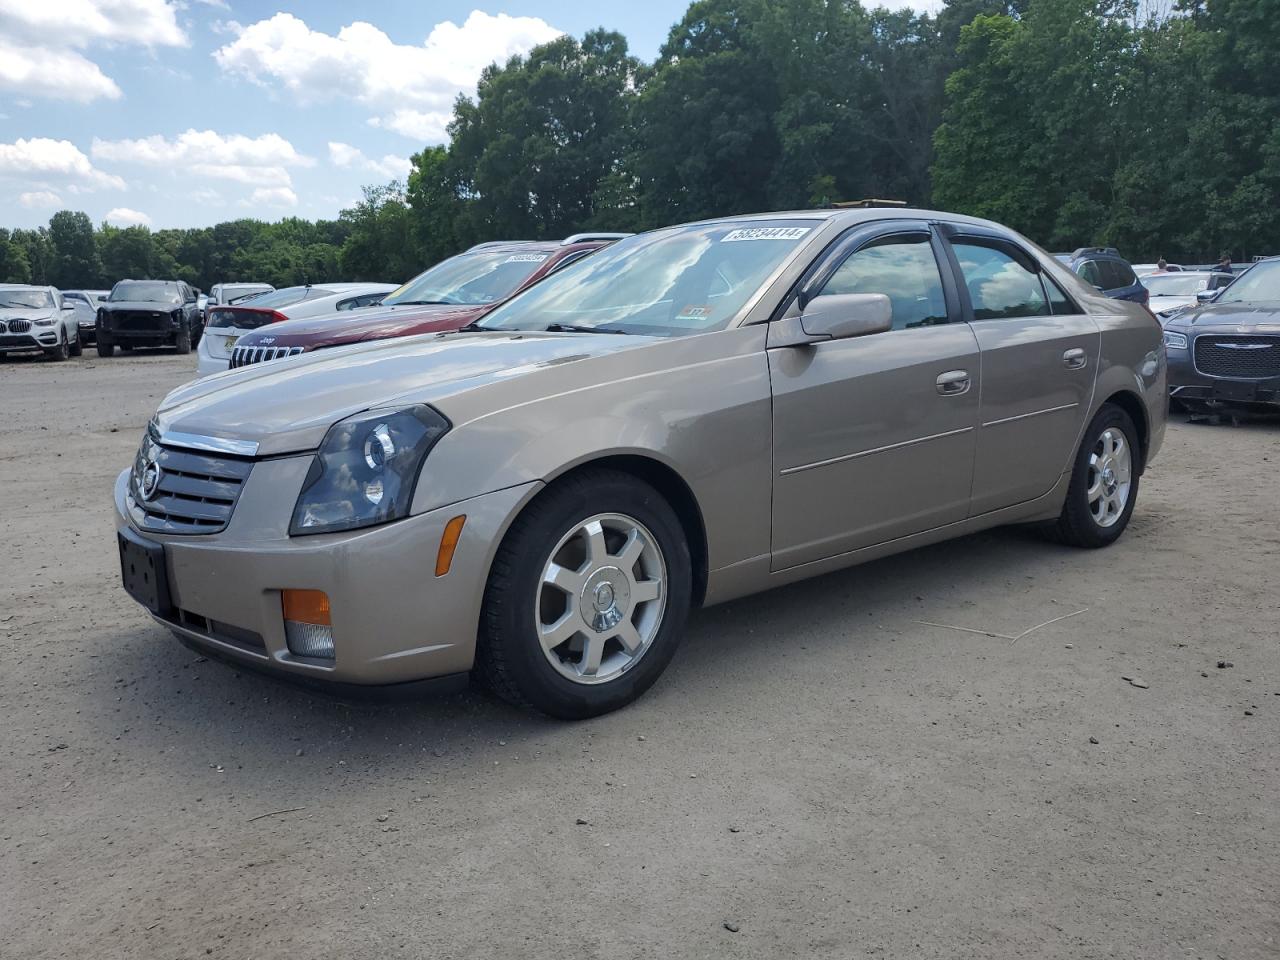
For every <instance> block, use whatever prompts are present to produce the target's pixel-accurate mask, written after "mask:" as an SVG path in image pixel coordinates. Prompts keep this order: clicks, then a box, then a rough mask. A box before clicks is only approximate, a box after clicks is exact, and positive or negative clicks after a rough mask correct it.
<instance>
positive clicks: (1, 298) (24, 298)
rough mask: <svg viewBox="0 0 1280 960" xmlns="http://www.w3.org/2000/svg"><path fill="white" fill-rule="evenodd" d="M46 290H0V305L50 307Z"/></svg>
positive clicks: (19, 307) (50, 296)
mask: <svg viewBox="0 0 1280 960" xmlns="http://www.w3.org/2000/svg"><path fill="white" fill-rule="evenodd" d="M52 306H53V296H52V294H50V293H49V291H48V290H0V307H15V308H18V309H22V308H23V307H52Z"/></svg>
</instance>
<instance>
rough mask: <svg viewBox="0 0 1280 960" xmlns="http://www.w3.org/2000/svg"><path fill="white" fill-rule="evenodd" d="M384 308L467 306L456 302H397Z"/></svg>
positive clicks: (385, 305) (386, 304)
mask: <svg viewBox="0 0 1280 960" xmlns="http://www.w3.org/2000/svg"><path fill="white" fill-rule="evenodd" d="M383 306H384V307H438V306H445V307H464V306H466V304H464V303H458V302H457V301H456V300H397V301H396V302H395V303H384V304H383Z"/></svg>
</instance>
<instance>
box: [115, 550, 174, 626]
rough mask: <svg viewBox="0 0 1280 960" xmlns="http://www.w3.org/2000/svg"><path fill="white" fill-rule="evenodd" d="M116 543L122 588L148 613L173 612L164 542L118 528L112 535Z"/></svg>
mask: <svg viewBox="0 0 1280 960" xmlns="http://www.w3.org/2000/svg"><path fill="white" fill-rule="evenodd" d="M116 539H117V542H118V544H119V547H120V578H121V581H122V582H123V584H124V589H125V592H126V593H128V594H129V596H131V597H133V599H134V600H137V601H138V603H140V604H142V605H143V606H144V607H146V608H147V609H148V610H150V611H151V612H152V613H154V614H156V615H158V616H161V617H164V616H169V615H171V614H172V613H173V600H172V598H171V597H170V595H169V573H168V568H167V567H166V565H165V556H164V546H163V545H162V544H159V543H151V542H150V541H148V540H143V539H142V538H141V537H139V536H136V535H135V534H134V533H133V532H132V531H128V530H121V531H118V532H117V535H116Z"/></svg>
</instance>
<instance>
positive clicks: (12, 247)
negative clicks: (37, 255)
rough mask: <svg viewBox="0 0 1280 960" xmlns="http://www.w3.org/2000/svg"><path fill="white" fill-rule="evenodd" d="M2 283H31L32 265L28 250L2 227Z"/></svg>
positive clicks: (0, 262)
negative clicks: (28, 257) (28, 258)
mask: <svg viewBox="0 0 1280 960" xmlns="http://www.w3.org/2000/svg"><path fill="white" fill-rule="evenodd" d="M0 282H4V283H30V282H31V263H30V262H29V261H28V260H27V251H26V248H25V247H23V246H22V244H20V243H18V242H17V241H15V240H14V239H13V237H12V235H11V234H10V233H9V231H8V230H7V229H5V228H4V227H0Z"/></svg>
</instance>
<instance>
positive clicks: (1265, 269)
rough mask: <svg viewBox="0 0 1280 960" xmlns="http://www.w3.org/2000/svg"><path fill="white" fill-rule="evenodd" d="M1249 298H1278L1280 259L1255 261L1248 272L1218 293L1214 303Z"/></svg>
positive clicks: (1279, 298)
mask: <svg viewBox="0 0 1280 960" xmlns="http://www.w3.org/2000/svg"><path fill="white" fill-rule="evenodd" d="M1251 300H1280V260H1263V261H1261V262H1260V263H1255V264H1254V265H1253V266H1252V267H1250V268H1249V270H1248V272H1246V273H1244V274H1242V275H1241V277H1240V279H1239V280H1237V281H1236V282H1235V283H1233V284H1231V286H1229V287H1227V289H1226V290H1224V291H1222V293H1220V294H1218V299H1217V300H1215V301H1214V302H1215V303H1246V302H1248V301H1251Z"/></svg>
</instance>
